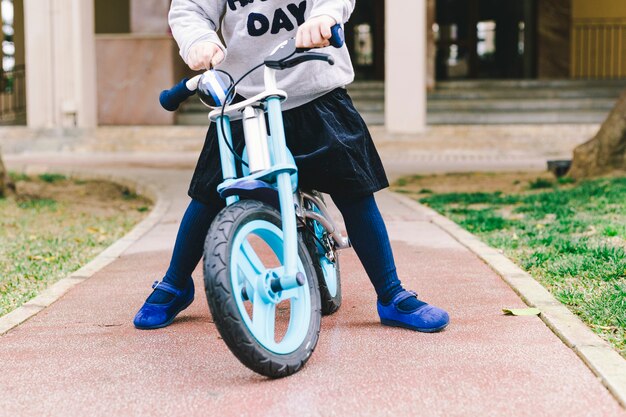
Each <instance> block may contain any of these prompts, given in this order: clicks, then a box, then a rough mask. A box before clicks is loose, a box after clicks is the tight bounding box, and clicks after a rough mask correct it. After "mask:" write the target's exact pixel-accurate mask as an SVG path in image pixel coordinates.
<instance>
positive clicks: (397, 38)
mask: <svg viewBox="0 0 626 417" xmlns="http://www.w3.org/2000/svg"><path fill="white" fill-rule="evenodd" d="M385 16H386V23H385V28H386V33H385V38H386V39H385V40H386V51H385V126H386V129H387V131H388V132H390V133H419V132H422V131H424V130H425V128H426V61H427V60H426V0H412V1H406V0H386V1H385Z"/></svg>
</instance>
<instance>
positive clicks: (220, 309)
mask: <svg viewBox="0 0 626 417" xmlns="http://www.w3.org/2000/svg"><path fill="white" fill-rule="evenodd" d="M298 255H299V259H298V270H299V271H300V272H302V273H303V274H304V275H305V277H306V282H305V284H304V285H302V286H300V287H298V288H295V289H291V290H288V291H280V292H277V293H274V292H273V291H271V290H269V289H268V288H269V286H270V283H271V280H272V277H273V276H274V277H275V276H276V274H277V273H279V272H280V271H281V268H282V265H283V232H282V229H281V218H280V213H279V212H278V211H276V210H275V209H273V208H272V207H269V206H267V205H265V204H263V203H260V202H258V201H253V200H244V201H240V202H238V203H235V204H233V205H230V206H228V207H226V208H225V209H224V210H222V211H221V212H220V213H219V214H218V216H217V218H216V219H215V221H214V222H213V224H212V225H211V228H210V229H209V233H208V235H207V240H206V243H205V257H204V283H205V290H206V294H207V300H208V303H209V308H210V310H211V314H212V315H213V320H214V322H215V325H216V327H217V329H218V331H219V332H220V335H221V336H222V338H223V339H224V342H226V344H227V345H228V347H229V349H230V350H231V352H233V354H234V355H235V356H236V357H237V358H238V359H239V360H240V361H241V362H242V363H243V364H244V365H246V366H247V367H248V368H250V369H251V370H253V371H255V372H257V373H259V374H261V375H265V376H268V377H271V378H280V377H285V376H288V375H291V374H293V373H295V372H297V371H298V370H300V369H301V368H302V366H303V365H304V364H305V363H306V362H307V360H308V359H309V357H310V356H311V354H312V353H313V350H314V349H315V346H316V345H317V340H318V337H319V331H320V324H321V311H320V295H319V289H318V282H317V276H316V273H315V269H314V267H313V265H312V261H311V258H310V256H309V254H308V252H307V249H306V246H305V244H304V242H302V240H301V239H298Z"/></svg>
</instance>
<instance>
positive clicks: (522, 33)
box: [0, 0, 626, 132]
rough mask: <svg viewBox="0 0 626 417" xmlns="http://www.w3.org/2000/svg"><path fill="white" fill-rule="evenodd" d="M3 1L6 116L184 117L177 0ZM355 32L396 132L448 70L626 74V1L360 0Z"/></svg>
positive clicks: (473, 74) (488, 75) (87, 119)
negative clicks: (179, 105)
mask: <svg viewBox="0 0 626 417" xmlns="http://www.w3.org/2000/svg"><path fill="white" fill-rule="evenodd" d="M1 1H2V5H3V7H2V10H3V14H4V15H5V16H4V17H3V21H4V25H3V28H4V30H3V33H4V42H3V48H2V50H3V55H2V56H1V58H2V62H3V64H4V65H3V72H2V75H3V76H2V80H3V83H2V84H1V85H2V87H3V88H2V91H1V93H2V96H0V115H1V114H2V112H3V111H4V112H6V110H3V106H4V104H2V103H5V104H6V103H8V102H9V101H7V100H8V99H7V97H13V98H12V99H15V96H16V95H20V94H21V95H24V94H25V96H26V97H25V101H26V113H27V117H26V121H27V123H28V125H29V126H31V127H33V128H56V127H86V128H88V127H95V126H97V125H136V124H140V125H141V124H157V125H171V124H174V123H175V119H174V116H173V115H172V114H168V113H166V112H164V111H162V110H161V109H160V108H159V106H158V102H157V100H156V97H157V96H158V92H159V91H160V90H161V89H163V88H165V87H167V86H170V85H172V84H173V83H174V82H175V81H176V80H177V79H180V78H181V77H182V76H184V75H185V74H187V73H188V70H187V69H186V68H185V66H184V64H183V63H182V60H181V59H180V57H179V56H178V49H177V46H176V45H175V43H174V41H173V40H172V38H171V35H170V33H169V28H168V25H167V10H168V8H169V3H170V0H1ZM9 15H10V16H9ZM345 33H346V41H347V45H348V48H349V49H350V51H351V55H352V58H353V62H354V65H355V70H356V73H357V78H358V79H360V80H379V81H384V82H385V115H386V116H385V117H386V120H385V121H386V125H387V128H388V129H389V130H391V131H398V132H416V131H419V130H421V129H423V128H424V126H425V114H426V94H427V90H428V89H432V88H435V87H436V83H437V82H438V81H443V80H473V79H489V80H491V79H623V78H626V2H624V1H620V0H594V1H593V2H591V1H588V0H509V1H506V2H504V1H501V0H414V1H406V0H357V7H356V9H355V12H354V14H353V16H352V18H351V20H350V22H348V23H347V24H346V28H345ZM20 69H21V70H23V71H25V74H26V78H25V85H23V86H20V83H19V82H18V81H16V80H17V77H18V76H17V75H16V74H17V73H18V72H19V71H17V70H20ZM24 91H25V92H24ZM15 106H18V105H15ZM4 107H6V106H4ZM2 120H3V119H0V122H2Z"/></svg>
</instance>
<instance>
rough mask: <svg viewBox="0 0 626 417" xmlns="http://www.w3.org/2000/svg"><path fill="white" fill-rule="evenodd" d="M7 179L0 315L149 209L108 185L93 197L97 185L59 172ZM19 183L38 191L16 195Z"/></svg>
mask: <svg viewBox="0 0 626 417" xmlns="http://www.w3.org/2000/svg"><path fill="white" fill-rule="evenodd" d="M12 178H13V180H14V181H17V182H18V184H17V185H18V195H17V197H16V198H13V197H12V198H4V199H0V248H1V249H0V316H2V315H4V314H6V313H8V312H10V311H11V310H13V309H14V308H16V307H19V306H20V305H21V304H23V303H25V302H26V301H28V300H30V299H31V298H33V297H34V296H36V295H37V294H38V293H39V292H41V291H42V290H43V289H45V288H46V287H47V286H48V285H50V284H51V283H54V282H55V281H57V280H59V279H60V278H63V277H65V276H67V275H68V274H70V273H72V272H73V271H75V270H77V269H79V268H80V267H81V266H83V265H84V264H86V263H87V262H88V261H90V260H91V259H92V258H94V257H95V256H96V255H97V254H98V253H99V252H101V251H102V250H103V249H104V248H106V247H107V246H109V245H110V244H111V243H113V242H114V241H116V240H117V239H119V238H120V237H122V236H123V235H124V234H125V233H127V232H128V231H129V230H130V229H131V228H132V226H133V225H135V224H136V223H137V222H138V221H139V220H140V219H141V218H143V217H144V216H145V212H146V211H147V210H148V208H149V203H148V202H147V201H146V200H145V199H143V198H141V197H137V196H136V195H133V194H132V193H129V192H125V190H124V189H123V188H121V187H118V188H119V189H116V188H115V187H114V186H112V185H110V184H109V185H108V188H107V194H106V195H100V196H98V195H97V194H98V192H99V191H96V190H100V189H102V183H98V184H94V183H93V182H89V181H83V182H82V183H81V184H78V183H76V182H72V181H70V180H67V179H66V178H65V177H63V176H60V175H59V176H57V175H45V176H39V177H25V176H22V175H15V174H13V175H12ZM20 181H21V182H23V184H25V185H29V186H36V187H38V188H37V190H45V193H44V195H43V196H37V195H36V194H33V192H28V193H25V194H23V195H20V193H19V190H20V185H21V184H20V183H19V182H20ZM30 191H32V190H30ZM55 196H58V197H55Z"/></svg>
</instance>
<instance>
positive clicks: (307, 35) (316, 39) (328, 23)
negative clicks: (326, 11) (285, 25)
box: [296, 15, 337, 48]
mask: <svg viewBox="0 0 626 417" xmlns="http://www.w3.org/2000/svg"><path fill="white" fill-rule="evenodd" d="M336 23H337V22H336V21H335V19H333V18H332V17H330V16H328V15H322V16H316V17H313V18H311V19H309V20H307V21H306V22H304V23H303V24H302V26H300V27H299V28H298V34H297V35H296V48H323V47H325V46H328V45H330V42H329V41H328V40H329V39H330V38H331V36H332V33H331V31H330V28H332V27H333V26H334V25H335V24H336Z"/></svg>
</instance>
